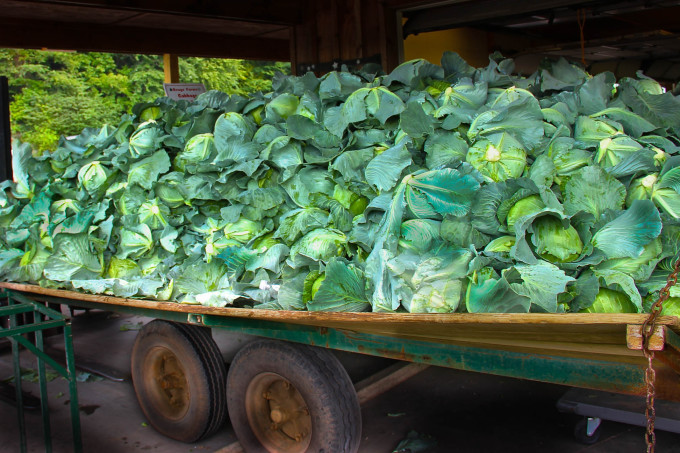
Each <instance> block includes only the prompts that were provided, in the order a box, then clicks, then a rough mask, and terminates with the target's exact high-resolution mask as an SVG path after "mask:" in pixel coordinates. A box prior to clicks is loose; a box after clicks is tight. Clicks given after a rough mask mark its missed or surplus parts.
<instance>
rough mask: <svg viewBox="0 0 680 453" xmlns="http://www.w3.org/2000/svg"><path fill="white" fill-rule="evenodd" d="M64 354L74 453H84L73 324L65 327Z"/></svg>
mask: <svg viewBox="0 0 680 453" xmlns="http://www.w3.org/2000/svg"><path fill="white" fill-rule="evenodd" d="M64 353H65V354H66V368H67V369H68V374H69V379H68V388H69V393H70V395H71V432H72V435H73V451H74V452H75V453H81V452H82V451H83V443H82V442H83V440H82V437H81V433H80V408H79V407H78V387H77V380H76V360H75V353H74V351H73V332H72V331H71V324H70V323H67V324H66V325H65V326H64Z"/></svg>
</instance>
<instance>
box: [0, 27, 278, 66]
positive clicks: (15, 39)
mask: <svg viewBox="0 0 680 453" xmlns="http://www.w3.org/2000/svg"><path fill="white" fill-rule="evenodd" d="M0 29H1V30H2V33H0V47H16V48H25V49H44V48H51V49H69V50H79V51H91V52H114V53H115V52H120V53H143V54H165V53H171V54H176V55H181V56H193V57H209V58H211V57H212V58H241V59H248V60H268V61H289V60H290V46H289V41H288V40H284V39H270V38H258V37H252V36H235V35H224V34H217V33H200V32H189V31H180V30H164V29H145V28H138V27H126V26H104V25H90V24H82V23H64V22H52V21H35V20H31V21H21V20H14V19H12V20H8V19H0Z"/></svg>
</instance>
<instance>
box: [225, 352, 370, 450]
mask: <svg viewBox="0 0 680 453" xmlns="http://www.w3.org/2000/svg"><path fill="white" fill-rule="evenodd" d="M227 401H228V407H229V418H230V420H231V425H232V427H233V428H234V431H235V433H236V436H237V437H238V440H239V442H240V443H241V445H242V446H243V449H244V450H245V451H247V452H270V453H303V452H314V453H318V452H325V453H354V452H356V451H357V450H358V448H359V442H360V440H361V408H360V407H359V400H358V399H357V395H356V392H355V391H354V386H353V385H352V381H351V380H350V378H349V376H348V375H347V371H345V369H344V367H343V366H342V365H341V364H340V362H339V361H338V359H337V358H336V357H335V356H334V355H333V354H331V353H330V352H329V351H328V350H325V349H321V348H316V347H313V346H307V345H299V344H293V343H287V342H282V341H274V340H257V341H254V342H252V343H249V344H247V345H246V346H244V347H243V348H242V349H241V350H240V351H239V352H238V354H237V355H236V357H235V358H234V360H233V362H231V364H230V366H229V375H228V377H227Z"/></svg>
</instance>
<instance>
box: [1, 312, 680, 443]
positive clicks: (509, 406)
mask: <svg viewBox="0 0 680 453" xmlns="http://www.w3.org/2000/svg"><path fill="white" fill-rule="evenodd" d="M147 321H148V319H147V318H141V317H135V316H127V315H122V316H121V315H118V314H112V313H106V312H97V311H93V312H88V313H85V312H77V315H76V317H75V318H74V321H73V326H74V339H75V340H74V341H75V350H76V355H77V363H78V364H79V365H83V366H86V367H87V366H91V367H94V368H98V369H100V370H103V371H104V372H105V374H107V375H109V376H111V377H113V378H116V379H118V380H112V379H101V378H94V376H90V378H89V379H87V380H85V381H84V382H79V383H78V398H79V404H80V408H81V412H80V417H81V423H82V433H83V445H84V448H85V451H86V452H96V453H117V452H129V451H156V452H164V453H165V452H167V453H174V452H183V453H186V452H201V451H206V452H213V451H217V450H219V449H221V448H223V447H225V446H228V445H232V444H234V443H235V442H236V438H235V436H234V433H233V431H232V430H231V428H230V426H229V425H228V424H227V425H226V426H225V427H224V428H223V429H221V430H220V431H219V432H218V433H217V434H215V435H213V436H211V437H210V438H207V439H205V440H203V441H201V442H199V443H197V444H195V445H194V444H191V445H190V444H185V443H181V442H176V441H173V440H170V439H168V438H166V437H164V436H162V435H160V434H158V433H156V432H155V431H154V430H153V428H151V427H150V426H148V425H147V423H146V420H145V419H144V415H143V414H142V412H141V411H140V409H139V407H138V405H137V401H136V399H135V395H134V390H133V388H132V383H131V382H130V380H129V373H130V370H129V354H130V350H131V347H132V344H133V342H134V338H135V335H136V332H137V329H138V328H139V327H140V326H141V325H142V324H143V323H145V322H147ZM215 337H216V341H217V343H218V344H219V345H220V348H221V350H222V351H223V354H224V356H225V359H226V360H227V361H228V360H229V359H230V357H232V356H233V354H234V352H235V351H236V350H237V349H238V348H239V347H240V346H241V345H242V344H243V343H245V342H247V341H248V340H249V338H248V337H244V336H237V335H233V334H225V333H219V334H215ZM50 343H51V345H52V347H54V348H59V347H60V344H59V343H60V342H59V340H58V338H54V339H51V340H50ZM338 356H339V357H340V359H341V361H342V362H343V364H345V366H346V368H347V369H348V371H349V373H350V376H352V378H353V380H354V381H355V382H358V381H360V380H362V379H365V378H366V377H368V376H370V375H372V374H373V373H376V372H377V371H379V370H381V369H383V368H385V367H387V366H389V365H391V364H393V363H394V362H392V361H390V360H384V359H374V358H371V357H366V356H360V355H355V354H348V353H340V354H338ZM22 361H23V362H22V366H24V367H25V368H33V369H35V368H36V366H35V363H34V360H32V358H31V357H30V356H29V355H25V356H23V357H22ZM11 375H12V362H11V355H10V354H9V351H7V350H5V352H3V353H2V354H0V380H4V379H5V378H7V377H9V376H11ZM87 376H88V375H87V374H81V377H82V378H85V377H87ZM23 385H24V388H25V390H27V391H29V392H30V393H31V394H33V395H38V394H39V392H38V387H37V384H35V383H32V382H27V381H23ZM567 390H568V389H567V388H565V387H561V386H557V385H550V384H542V383H534V382H530V381H523V380H517V379H511V378H501V377H496V376H491V375H484V374H477V373H469V372H463V371H456V370H449V369H444V368H437V367H430V368H428V369H426V370H425V371H423V372H421V373H420V374H418V375H416V376H414V377H412V378H411V379H409V380H408V381H406V382H404V383H402V384H400V385H398V386H396V387H394V388H392V389H391V390H389V391H388V392H387V393H384V394H382V395H380V396H378V397H376V398H374V399H372V400H370V401H368V402H366V403H365V404H364V405H363V406H362V418H363V435H362V436H363V437H362V442H361V447H360V450H359V451H360V452H361V453H390V452H393V451H394V449H395V448H396V446H397V445H398V444H399V442H400V441H401V440H403V439H404V438H406V437H407V435H408V433H409V432H411V431H415V432H417V433H419V434H420V435H423V436H427V437H428V438H429V439H431V440H432V441H433V442H436V446H433V447H431V448H429V449H427V450H421V451H423V452H431V453H451V452H459V453H466V452H474V453H477V452H485V453H486V452H504V453H505V452H508V453H514V452H518V453H519V452H522V453H527V452H550V453H567V452H569V453H571V452H575V453H581V452H583V453H605V452H612V453H629V452H643V451H646V449H645V443H644V429H643V428H640V427H635V426H630V425H624V424H620V423H615V422H603V426H602V428H601V432H602V434H601V438H600V441H599V442H598V443H596V444H594V445H589V446H586V445H583V444H580V443H578V442H577V441H576V440H575V439H574V437H573V434H572V431H573V427H574V424H575V422H576V421H577V420H578V417H576V416H574V415H570V414H564V413H560V412H559V411H557V410H556V407H555V405H556V402H557V400H558V399H559V398H560V397H561V396H562V395H563V394H564V393H565V392H566V391H567ZM48 393H49V404H50V413H51V421H52V433H53V436H52V442H53V447H54V451H55V452H56V453H61V452H64V453H66V452H70V451H71V450H72V447H71V445H72V444H71V434H70V433H71V428H70V418H69V416H70V412H69V405H68V389H67V383H66V381H65V380H64V379H61V378H57V379H54V380H53V381H51V382H50V383H49V384H48ZM26 422H27V425H28V428H29V430H28V437H29V451H30V452H41V451H45V450H44V447H43V445H42V432H41V418H40V411H39V410H33V411H27V413H26ZM0 426H2V429H1V430H0V452H14V451H19V442H18V439H19V437H18V432H17V420H16V409H15V407H14V406H12V405H10V404H8V403H6V402H2V401H0ZM656 451H657V452H678V453H680V435H678V434H673V433H669V432H664V431H658V430H657V449H656ZM404 453H405V452H404ZM412 453H416V450H414V451H413V452H412Z"/></svg>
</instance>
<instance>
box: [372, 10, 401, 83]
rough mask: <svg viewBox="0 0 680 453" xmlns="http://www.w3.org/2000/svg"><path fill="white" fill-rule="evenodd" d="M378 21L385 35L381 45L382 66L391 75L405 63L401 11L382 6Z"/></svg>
mask: <svg viewBox="0 0 680 453" xmlns="http://www.w3.org/2000/svg"><path fill="white" fill-rule="evenodd" d="M378 19H379V20H380V21H381V23H380V27H381V30H382V35H383V39H382V40H381V43H380V44H381V50H380V54H381V56H382V66H383V69H384V70H385V71H386V72H388V73H389V72H391V71H392V70H393V69H394V68H396V67H397V66H399V64H401V63H402V62H403V61H404V34H403V27H402V15H401V12H400V11H397V10H395V9H391V8H386V7H382V6H381V14H379V15H378Z"/></svg>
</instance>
